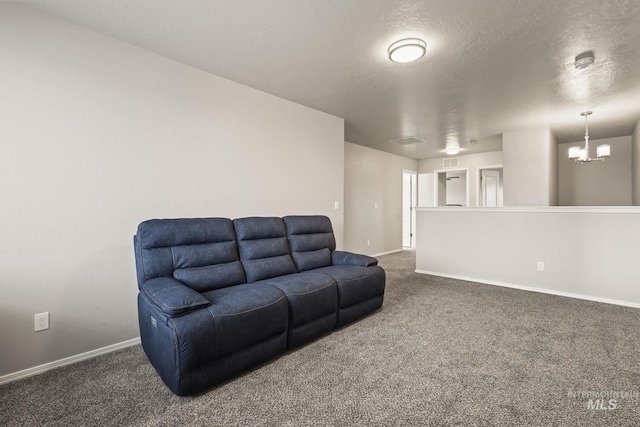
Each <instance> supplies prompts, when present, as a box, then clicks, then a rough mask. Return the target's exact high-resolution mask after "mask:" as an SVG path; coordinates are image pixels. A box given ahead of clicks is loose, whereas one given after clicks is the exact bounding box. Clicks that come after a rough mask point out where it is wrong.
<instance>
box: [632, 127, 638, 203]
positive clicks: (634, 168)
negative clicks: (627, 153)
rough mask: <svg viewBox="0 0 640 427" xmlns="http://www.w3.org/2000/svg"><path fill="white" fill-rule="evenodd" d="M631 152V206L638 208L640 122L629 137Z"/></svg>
mask: <svg viewBox="0 0 640 427" xmlns="http://www.w3.org/2000/svg"><path fill="white" fill-rule="evenodd" d="M631 145H632V147H631V151H632V160H631V165H632V172H631V174H632V180H631V182H632V184H631V188H632V193H633V194H632V204H633V205H634V206H640V122H638V124H637V125H636V128H635V129H634V131H633V135H632V136H631Z"/></svg>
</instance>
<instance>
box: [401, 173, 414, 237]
mask: <svg viewBox="0 0 640 427" xmlns="http://www.w3.org/2000/svg"><path fill="white" fill-rule="evenodd" d="M417 183H418V173H417V172H416V171H410V170H406V169H403V170H402V247H403V248H408V249H413V248H415V247H416V243H415V229H416V210H415V207H416V205H417V203H418V185H417Z"/></svg>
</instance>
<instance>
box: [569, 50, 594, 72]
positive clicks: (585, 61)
mask: <svg viewBox="0 0 640 427" xmlns="http://www.w3.org/2000/svg"><path fill="white" fill-rule="evenodd" d="M595 61H596V57H595V55H594V54H593V52H592V51H590V50H588V51H586V52H582V53H581V54H580V55H578V56H576V61H575V62H574V63H573V65H574V66H575V67H576V69H577V70H582V69H584V68H587V67H588V66H589V65H592V64H593V63H594V62H595Z"/></svg>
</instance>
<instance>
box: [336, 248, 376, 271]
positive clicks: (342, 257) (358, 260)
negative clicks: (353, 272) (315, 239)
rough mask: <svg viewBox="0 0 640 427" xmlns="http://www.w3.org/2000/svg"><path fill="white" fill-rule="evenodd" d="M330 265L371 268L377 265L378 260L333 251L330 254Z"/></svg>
mask: <svg viewBox="0 0 640 427" xmlns="http://www.w3.org/2000/svg"><path fill="white" fill-rule="evenodd" d="M331 264H333V265H359V266H362V267H371V266H372V265H378V260H377V259H375V258H372V257H370V256H367V255H361V254H354V253H351V252H344V251H333V252H332V253H331Z"/></svg>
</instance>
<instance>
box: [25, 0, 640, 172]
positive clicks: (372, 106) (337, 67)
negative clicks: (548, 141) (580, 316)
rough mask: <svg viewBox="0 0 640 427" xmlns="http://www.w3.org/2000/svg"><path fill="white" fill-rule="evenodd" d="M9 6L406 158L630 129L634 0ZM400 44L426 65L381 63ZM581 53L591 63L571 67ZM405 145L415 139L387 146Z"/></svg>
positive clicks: (638, 106) (243, 0)
mask: <svg viewBox="0 0 640 427" xmlns="http://www.w3.org/2000/svg"><path fill="white" fill-rule="evenodd" d="M22 3H23V4H25V5H27V6H29V7H31V8H34V9H38V10H40V11H42V12H44V13H48V14H50V15H53V16H56V17H59V18H61V19H64V20H67V21H70V22H72V23H75V24H77V25H81V26H83V27H86V28H89V29H91V30H94V31H97V32H100V33H104V34H106V35H109V36H111V37H114V38H116V39H119V40H122V41H124V42H127V43H130V44H132V45H135V46H139V47H141V48H143V49H146V50H149V51H151V52H155V53H158V54H160V55H163V56H166V57H169V58H172V59H174V60H176V61H179V62H182V63H184V64H188V65H191V66H193V67H197V68H200V69H202V70H205V71H208V72H210V73H212V74H216V75H218V76H221V77H225V78H227V79H230V80H233V81H236V82H239V83H242V84H244V85H247V86H250V87H253V88H256V89H259V90H262V91H265V92H268V93H271V94H274V95H277V96H279V97H282V98H285V99H289V100H291V101H295V102H297V103H300V104H303V105H306V106H309V107H312V108H315V109H318V110H321V111H324V112H327V113H330V114H333V115H336V116H339V117H342V118H344V119H345V140H346V141H349V142H353V143H356V144H361V145H365V146H369V147H372V148H376V149H380V150H383V151H387V152H391V153H395V154H399V155H403V156H406V157H411V158H415V159H421V158H429V157H441V156H444V154H443V152H442V150H444V147H445V143H446V141H447V140H448V139H455V140H458V141H459V142H460V144H461V146H462V147H463V148H464V149H465V151H463V153H462V154H468V153H474V152H481V151H494V150H500V149H501V147H502V142H501V141H502V138H501V134H502V133H503V132H507V131H517V130H524V129H528V128H535V127H549V128H550V129H551V130H552V132H553V133H554V134H555V135H556V137H557V138H558V140H559V142H568V141H579V140H580V139H581V138H582V137H583V134H584V122H583V118H582V117H580V112H581V111H585V110H593V111H594V114H593V115H592V116H591V117H590V118H589V131H590V136H591V138H592V139H599V138H605V137H613V136H622V135H630V134H631V133H632V131H633V128H634V126H635V125H636V124H637V123H638V122H639V121H640V72H639V70H640V24H639V22H640V1H637V0H615V1H614V0H482V1H479V0H423V1H393V0H333V1H332V0H263V1H257V0H219V1H211V0H48V1H45V0H43V1H38V0H30V1H25V2H22ZM405 37H420V38H422V39H424V40H425V41H426V42H427V54H426V55H425V57H423V58H422V59H421V60H419V61H417V62H415V63H411V64H395V63H392V62H390V61H389V60H388V58H387V48H388V46H389V45H390V44H391V43H392V42H394V41H396V40H398V39H401V38H405ZM586 50H592V51H593V52H594V53H595V57H596V61H595V64H594V65H592V66H591V67H589V68H587V69H585V70H576V69H575V67H574V65H573V62H574V58H575V56H576V55H578V54H579V53H581V52H583V51H586ZM123 66H126V64H123ZM406 137H416V138H418V139H420V140H423V141H424V142H421V143H418V144H413V145H400V144H392V143H389V142H388V141H389V140H396V139H401V138H406ZM469 140H477V144H475V145H470V144H468V141H469ZM613 154H614V155H615V153H613Z"/></svg>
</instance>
